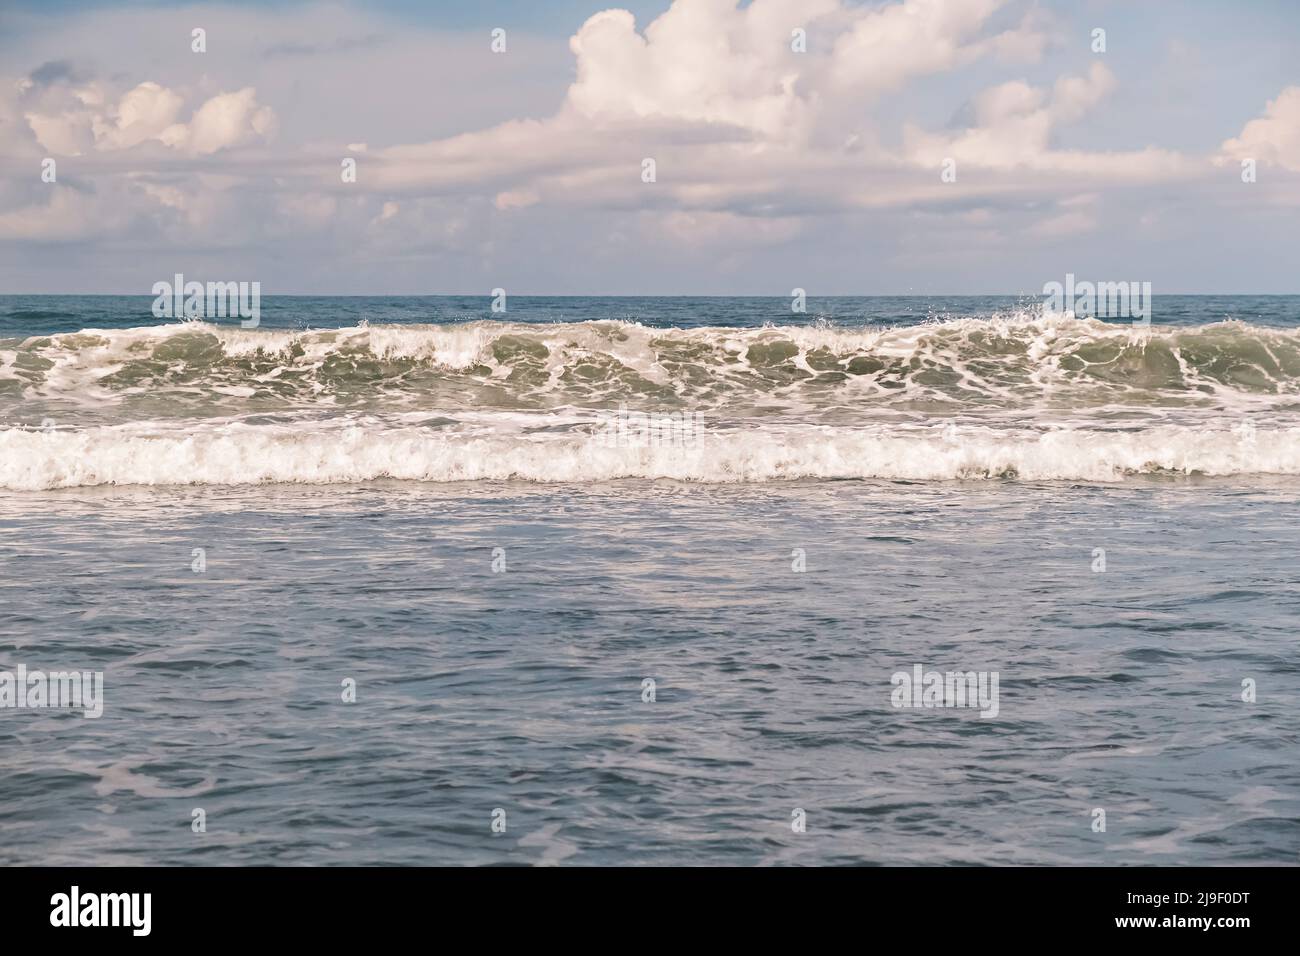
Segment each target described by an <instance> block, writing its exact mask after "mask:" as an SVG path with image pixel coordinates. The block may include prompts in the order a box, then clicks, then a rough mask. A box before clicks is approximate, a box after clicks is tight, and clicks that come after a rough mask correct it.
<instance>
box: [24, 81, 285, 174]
mask: <svg viewBox="0 0 1300 956" xmlns="http://www.w3.org/2000/svg"><path fill="white" fill-rule="evenodd" d="M20 91H21V90H20ZM184 105H185V97H184V96H182V95H181V94H180V93H178V92H177V91H175V90H172V89H168V88H167V87H165V86H161V85H160V84H158V83H155V82H152V81H146V82H143V83H140V84H138V85H137V86H135V87H134V88H133V89H131V90H128V91H127V92H126V93H124V94H123V95H122V96H121V97H120V98H119V99H118V100H117V101H116V102H115V103H114V102H111V99H110V97H108V96H107V95H106V93H105V92H104V90H103V89H102V88H100V87H99V86H98V85H91V86H89V87H86V88H83V89H78V90H63V91H54V92H52V93H51V94H47V95H45V96H44V97H42V102H41V104H40V107H39V108H38V109H33V110H30V111H28V112H26V113H25V114H24V118H25V119H26V121H27V124H28V126H29V127H30V128H31V131H32V133H33V134H34V135H35V137H36V139H37V141H38V142H39V143H40V145H41V146H42V147H44V148H45V149H47V150H49V151H50V152H52V153H54V154H56V155H71V156H77V155H83V154H85V153H88V152H90V151H92V150H97V151H101V152H110V151H114V150H124V149H131V148H133V147H136V146H140V145H141V144H144V143H149V142H157V143H162V144H163V145H164V146H169V147H173V148H176V149H178V150H181V151H183V152H188V153H193V154H197V155H210V154H212V153H215V152H217V151H218V150H220V149H224V148H227V147H233V146H241V145H244V144H246V143H250V142H253V141H255V140H265V139H268V138H269V137H270V136H271V135H273V134H274V132H275V128H276V117H275V113H274V111H272V110H271V108H270V107H267V106H261V105H259V104H258V102H257V91H256V90H255V89H253V88H252V87H251V86H250V87H245V88H244V89H242V90H239V91H237V92H234V93H220V94H218V95H216V96H213V97H211V98H210V99H208V100H206V101H205V102H204V103H203V104H202V105H201V106H199V108H198V109H197V110H195V112H194V115H193V116H192V117H191V118H190V120H189V122H182V121H180V119H179V117H180V115H181V111H182V109H183V108H184Z"/></svg>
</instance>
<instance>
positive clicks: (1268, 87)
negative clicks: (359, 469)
mask: <svg viewBox="0 0 1300 956" xmlns="http://www.w3.org/2000/svg"><path fill="white" fill-rule="evenodd" d="M195 28H202V29H203V30H204V31H205V38H206V52H201V53H198V52H194V51H193V50H192V49H191V47H192V42H193V41H192V32H193V30H194V29H195ZM498 29H499V30H503V31H504V40H505V50H504V52H494V50H493V48H492V46H493V31H494V30H498ZM1097 29H1102V30H1104V31H1105V37H1104V39H1105V51H1104V52H1095V51H1094V46H1095V42H1096V41H1095V40H1094V31H1095V30H1097ZM796 31H802V36H803V37H806V40H805V41H804V44H806V49H798V48H799V47H801V45H804V44H801V43H800V39H799V37H800V34H798V33H797V32H796ZM348 158H351V159H354V160H355V161H356V177H355V182H345V181H344V177H343V175H342V173H343V160H345V159H348ZM47 159H52V160H54V164H55V165H54V169H55V174H56V179H55V181H54V182H52V183H50V182H45V181H43V178H42V170H43V168H46V167H47V166H48V164H47V163H45V161H46V160H47ZM647 159H652V160H653V161H654V174H655V175H654V181H653V182H645V181H643V180H644V176H643V170H644V169H645V160H647ZM1243 159H1252V160H1254V161H1255V170H1256V181H1255V182H1252V183H1245V182H1243V181H1242V160H1243ZM945 168H947V169H949V170H951V171H953V172H955V179H954V178H953V177H952V176H949V177H947V178H948V179H950V180H953V181H945V177H944V175H943V172H944V170H945ZM1298 253H1300V7H1298V6H1297V5H1296V3H1295V0H1277V2H1271V0H1251V2H1229V0H1220V2H1209V0H1142V2H1103V0H1068V2H1067V0H1059V2H1058V0H895V2H880V0H871V2H864V0H750V2H741V0H674V2H669V0H658V2H654V0H635V2H631V3H628V4H626V5H624V6H621V7H605V6H602V5H601V3H600V0H552V2H546V3H541V2H537V0H517V2H512V0H479V2H476V3H473V4H469V3H461V2H439V0H400V2H399V0H392V2H387V3H367V4H364V5H363V4H338V3H329V4H317V3H284V4H277V3H257V4H254V3H218V4H203V5H196V6H179V5H175V4H166V5H164V4H157V3H124V2H116V3H103V2H80V3H78V2H64V0H39V2H31V3H27V2H26V0H4V2H3V4H0V292H114V293H140V294H147V293H148V292H149V290H150V287H151V286H152V285H153V283H154V282H156V281H159V280H162V279H168V278H170V277H171V275H172V274H173V273H176V272H183V273H185V274H186V276H187V277H188V278H191V279H199V280H217V279H220V280H249V281H251V280H257V281H260V282H261V283H262V289H263V293H264V294H274V293H340V294H353V293H355V294H362V293H393V294H416V293H481V294H487V293H488V291H489V290H491V289H492V288H494V287H498V286H500V287H504V288H506V289H507V290H508V291H510V292H511V293H515V294H526V293H536V294H574V295H584V294H591V295H615V294H754V295H769V294H770V295H788V294H789V292H790V290H791V289H792V288H794V287H796V286H798V287H803V288H806V289H807V290H808V292H809V294H810V295H823V294H851V293H864V294H871V293H916V294H940V293H961V292H968V293H995V292H1006V293H1021V292H1028V293H1037V292H1039V291H1040V290H1041V288H1042V286H1043V284H1044V283H1045V282H1048V281H1052V280H1061V279H1063V278H1064V276H1065V274H1066V273H1067V272H1073V273H1075V274H1076V275H1077V276H1079V278H1081V279H1097V280H1106V281H1116V280H1124V279H1128V280H1134V281H1150V282H1152V284H1153V287H1154V289H1155V291H1156V293H1157V294H1159V293H1161V292H1287V293H1295V292H1300V268H1297V266H1298V265H1300V255H1298Z"/></svg>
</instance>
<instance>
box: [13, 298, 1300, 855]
mask: <svg viewBox="0 0 1300 956" xmlns="http://www.w3.org/2000/svg"><path fill="white" fill-rule="evenodd" d="M152 301H153V300H152V297H150V296H13V295H10V296H0V863H3V864H49V865H55V864H81V863H92V864H110V863H122V864H205V865H224V864H263V865H301V864H311V865H340V864H354V865H355V864H449V865H462V864H473V865H490V864H551V863H559V864H565V865H570V864H628V865H638V864H658V865H720V864H873V865H877V864H878V865H898V864H931V865H933V864H976V865H999V864H1027V863H1033V864H1100V865H1134V864H1147V863H1165V864H1170V863H1172V864H1244V863H1263V864H1296V863H1297V862H1300V696H1298V695H1297V694H1296V692H1295V691H1296V687H1297V679H1298V677H1300V655H1297V640H1296V624H1297V620H1298V619H1300V565H1298V564H1297V560H1296V555H1297V546H1300V530H1298V529H1300V521H1298V519H1300V503H1298V500H1297V492H1300V297H1297V296H1159V295H1157V296H1156V298H1155V301H1154V306H1153V309H1152V318H1151V324H1150V326H1149V327H1147V326H1140V325H1134V324H1133V323H1132V322H1131V321H1129V320H1107V321H1099V320H1096V319H1087V318H1075V317H1073V316H1071V315H1059V314H1045V313H1044V312H1043V308H1042V303H1041V300H1040V299H1039V298H1034V297H1019V296H1005V297H996V296H985V297H957V296H953V297H839V298H821V297H816V296H813V297H810V298H809V299H808V302H807V311H806V312H805V313H794V312H792V311H791V300H790V299H789V298H689V297H670V298H540V297H524V296H510V297H508V299H507V300H506V311H504V312H494V311H492V307H491V304H492V298H491V296H488V295H483V296H465V297H274V296H272V297H267V298H266V299H263V300H262V304H261V315H260V324H259V325H258V326H257V327H256V328H241V327H240V325H239V322H238V320H237V319H216V320H211V321H207V322H177V321H172V320H159V319H156V318H154V316H153V315H152V313H151V310H150V307H151V304H152ZM19 667H22V668H24V672H25V673H26V674H27V675H29V679H30V675H31V674H32V673H33V672H37V673H40V674H50V673H51V672H71V671H75V672H84V673H87V674H89V673H92V672H95V673H102V679H103V685H102V700H101V701H100V703H101V704H102V714H100V715H98V716H87V715H86V712H85V711H84V709H78V708H75V707H69V706H60V707H52V706H43V705H40V704H39V703H35V704H34V703H33V699H32V697H31V694H30V691H28V692H27V698H26V701H25V702H26V704H27V706H18V705H17V703H18V699H19V698H21V697H22V692H23V691H24V688H21V687H19V685H18V683H17V682H11V683H10V685H9V692H8V694H9V695H8V697H6V696H5V688H6V685H5V683H4V680H3V677H4V674H6V673H9V674H17V672H18V669H19ZM932 678H933V679H932ZM968 678H969V679H968ZM36 683H38V684H39V679H37V680H36Z"/></svg>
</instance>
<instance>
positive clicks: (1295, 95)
mask: <svg viewBox="0 0 1300 956" xmlns="http://www.w3.org/2000/svg"><path fill="white" fill-rule="evenodd" d="M1226 158H1230V159H1234V160H1241V159H1254V160H1257V161H1259V162H1262V163H1274V164H1276V165H1278V166H1281V167H1282V168H1283V169H1287V170H1290V171H1291V172H1300V86H1288V87H1286V88H1285V89H1284V90H1282V92H1281V93H1279V94H1278V95H1277V99H1275V100H1270V101H1269V103H1268V106H1267V107H1266V108H1265V110H1264V115H1263V116H1261V117H1259V118H1257V119H1253V120H1251V121H1250V122H1249V123H1247V124H1246V125H1245V126H1244V127H1243V128H1242V130H1241V135H1239V136H1237V137H1235V138H1234V139H1229V140H1226V141H1225V142H1224V144H1223V146H1222V156H1221V157H1220V162H1222V161H1223V160H1224V159H1226Z"/></svg>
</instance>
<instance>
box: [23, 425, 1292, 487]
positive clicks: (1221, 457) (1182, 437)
mask: <svg viewBox="0 0 1300 956" xmlns="http://www.w3.org/2000/svg"><path fill="white" fill-rule="evenodd" d="M1152 472H1173V473H1183V474H1193V473H1198V474H1205V475H1250V474H1272V475H1297V474H1300V428H1277V429H1272V430H1263V429H1261V430H1259V431H1257V432H1256V431H1253V430H1248V429H1235V430H1234V429H1232V428H1229V427H1185V426H1182V427H1180V426H1166V425H1161V426H1155V427H1146V428H1141V429H1135V430H1129V431H1110V430H1102V429H1095V428H1057V429H1052V430H1045V431H1044V430H1033V429H1014V430H1008V429H993V428H984V427H975V426H971V427H964V428H960V429H953V428H952V427H942V426H938V425H936V426H927V427H908V428H900V427H890V426H885V425H878V426H871V427H857V428H831V427H826V426H811V425H807V426H799V425H786V426H780V427H765V426H755V425H751V426H749V427H742V428H736V429H733V430H723V429H713V430H706V431H705V433H704V434H703V436H702V437H701V438H700V439H699V440H698V442H697V443H696V444H694V445H691V446H688V447H642V448H636V447H608V446H607V445H605V444H603V443H602V442H601V441H600V440H599V439H597V438H596V437H595V436H594V435H593V434H591V433H590V432H586V431H580V432H575V431H560V432H536V431H532V432H527V433H524V432H522V431H520V430H519V429H518V428H512V427H507V424H506V423H504V422H503V423H501V425H500V427H493V426H491V425H490V424H483V423H480V424H478V425H476V426H475V427H473V428H472V429H470V430H462V431H455V430H453V431H448V430H445V429H429V428H421V427H411V426H408V425H403V424H400V423H397V424H394V423H383V422H377V421H376V422H350V423H345V422H337V421H334V422H320V423H315V424H313V425H310V426H308V425H305V424H301V423H300V424H296V425H292V426H290V425H260V424H258V425H255V424H247V423H240V422H235V423H214V422H201V423H196V424H187V425H166V426H164V425H156V424H155V425H147V424H126V425H112V426H101V427H94V428H87V429H82V430H76V431H72V430H54V431H48V432H42V431H33V430H23V429H5V430H0V487H2V488H6V489H10V490H40V489H50V488H69V487H79V486H89V485H114V484H115V485H126V484H136V485H169V484H182V485H183V484H203V485H238V484H251V483H263V482H294V483H306V484H331V483H341V482H359V481H370V480H374V479H381V478H396V479H408V480H416V481H435V482H447V481H479V480H491V479H522V480H527V481H538V482H596V481H610V480H615V479H621V478H669V479H678V480H682V481H696V482H719V483H721V482H762V481H776V480H787V479H799V478H822V479H832V478H896V479H913V480H926V481H934V480H946V479H971V478H995V477H1009V476H1018V477H1020V478H1022V479H1032V480H1052V479H1062V480H1085V481H1099V482H1111V481H1122V480H1124V479H1125V478H1126V477H1128V476H1131V475H1136V474H1143V473H1152Z"/></svg>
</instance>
